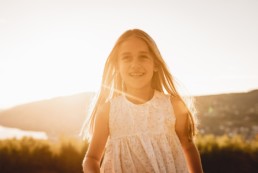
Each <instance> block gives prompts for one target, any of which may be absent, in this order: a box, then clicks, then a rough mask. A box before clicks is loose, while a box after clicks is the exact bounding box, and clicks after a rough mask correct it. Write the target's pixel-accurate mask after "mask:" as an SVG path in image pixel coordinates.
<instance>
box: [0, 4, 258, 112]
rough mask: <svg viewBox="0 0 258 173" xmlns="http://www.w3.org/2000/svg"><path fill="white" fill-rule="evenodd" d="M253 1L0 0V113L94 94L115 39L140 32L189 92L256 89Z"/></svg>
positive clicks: (257, 31) (257, 36)
mask: <svg viewBox="0 0 258 173" xmlns="http://www.w3.org/2000/svg"><path fill="white" fill-rule="evenodd" d="M257 9H258V1H257V0H227V1H225V0H195V1H192V0H188V1H173V0H158V1H157V0H130V1H129V0H128V1H125V0H112V1H111V0H109V1H106V0H103V1H100V0H91V1H89V0H44V1H43V0H23V1H20V0H0V109H1V108H5V107H9V106H13V105H16V104H20V103H24V102H30V101H34V100H40V99H46V98H51V97H56V96H60V95H70V94H74V93H78V92H84V91H96V89H97V88H98V86H99V83H100V79H101V74H102V70H103V66H104V63H105V60H106V58H107V56H108V54H109V52H110V51H111V49H112V47H113V45H114V43H115V41H116V39H117V38H118V36H120V34H121V33H123V32H124V31H125V30H127V29H131V28H140V29H143V30H145V31H146V32H148V33H149V34H150V35H151V36H152V37H153V38H154V40H155V41H156V43H157V45H158V47H159V48H160V51H161V54H162V55H163V57H164V59H165V61H166V62H167V64H168V66H169V68H170V70H171V72H172V74H173V75H174V76H175V77H176V78H177V79H178V80H179V81H180V82H181V83H182V84H183V85H184V86H185V88H186V89H187V90H188V91H189V92H190V93H191V94H193V95H205V94H215V93H225V92H242V91H249V90H252V89H257V88H258V75H257V74H258V68H257V65H258V10H257Z"/></svg>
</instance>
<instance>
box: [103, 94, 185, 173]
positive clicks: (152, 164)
mask: <svg viewBox="0 0 258 173" xmlns="http://www.w3.org/2000/svg"><path fill="white" fill-rule="evenodd" d="M175 120H176V118H175V115H174V111H173V108H172V105H171V102H170V98H169V96H168V95H165V94H163V93H161V92H158V91H155V93H154V96H153V97H152V99H151V100H149V101H148V102H146V103H144V104H141V105H136V104H133V103H132V102H130V101H129V100H127V99H126V97H125V96H124V95H121V96H118V97H116V98H114V99H112V100H111V101H110V114H109V130H110V136H109V139H108V142H107V145H106V150H105V155H104V160H103V163H102V165H101V172H102V173H103V172H104V173H136V172H137V173H187V172H188V168H187V164H186V160H185V157H184V154H183V150H182V147H181V144H180V141H179V139H178V137H177V135H176V132H175Z"/></svg>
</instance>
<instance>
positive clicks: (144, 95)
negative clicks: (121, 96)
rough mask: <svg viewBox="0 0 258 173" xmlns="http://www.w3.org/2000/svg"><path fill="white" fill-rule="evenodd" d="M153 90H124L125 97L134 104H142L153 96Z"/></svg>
mask: <svg viewBox="0 0 258 173" xmlns="http://www.w3.org/2000/svg"><path fill="white" fill-rule="evenodd" d="M154 92H155V90H154V89H153V88H148V89H128V90H126V91H125V92H124V93H125V97H126V98H127V99H128V100H129V101H130V102H132V103H134V104H143V103H145V102H147V101H149V100H151V98H152V97H153V95H154Z"/></svg>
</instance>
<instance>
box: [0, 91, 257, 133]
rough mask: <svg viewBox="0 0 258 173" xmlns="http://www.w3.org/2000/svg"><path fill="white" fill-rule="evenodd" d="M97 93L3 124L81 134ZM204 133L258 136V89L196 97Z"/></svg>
mask: <svg viewBox="0 0 258 173" xmlns="http://www.w3.org/2000/svg"><path fill="white" fill-rule="evenodd" d="M93 95H94V94H93V93H79V94H76V95H72V96H65V97H58V98H54V99H50V100H43V101H38V102H33V103H29V104H24V105H19V106H16V107H13V108H10V109H8V110H4V111H1V112H0V125H2V126H7V127H15V128H20V129H22V130H33V131H45V132H46V133H47V134H48V135H49V136H58V135H73V136H74V135H77V134H78V133H79V131H80V128H81V126H82V123H83V121H84V119H85V116H86V113H87V110H88V105H89V103H90V100H91V98H92V97H93ZM196 107H197V110H198V117H199V119H200V126H199V128H200V132H201V133H213V134H216V135H221V134H224V133H227V134H232V135H233V134H243V135H244V136H246V137H252V136H254V135H256V134H258V133H257V132H258V90H254V91H251V92H248V93H233V94H220V95H210V96H198V97H196Z"/></svg>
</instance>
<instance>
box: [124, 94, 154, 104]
mask: <svg viewBox="0 0 258 173" xmlns="http://www.w3.org/2000/svg"><path fill="white" fill-rule="evenodd" d="M156 95H157V90H154V93H153V96H152V97H151V99H149V100H148V101H146V102H144V103H140V104H136V103H133V102H131V101H130V100H128V99H127V98H126V96H125V94H123V98H124V100H125V102H126V103H128V104H129V105H132V106H138V107H139V106H144V105H148V104H149V103H151V102H152V101H153V100H154V99H155V97H156Z"/></svg>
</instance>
